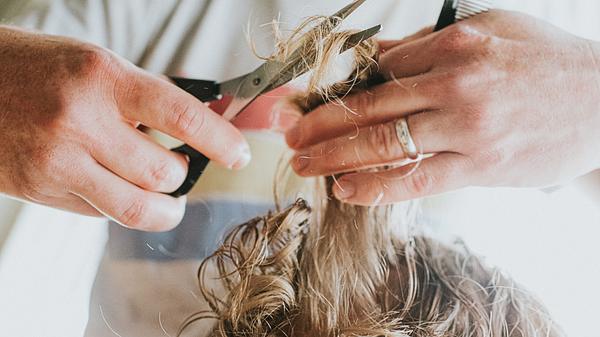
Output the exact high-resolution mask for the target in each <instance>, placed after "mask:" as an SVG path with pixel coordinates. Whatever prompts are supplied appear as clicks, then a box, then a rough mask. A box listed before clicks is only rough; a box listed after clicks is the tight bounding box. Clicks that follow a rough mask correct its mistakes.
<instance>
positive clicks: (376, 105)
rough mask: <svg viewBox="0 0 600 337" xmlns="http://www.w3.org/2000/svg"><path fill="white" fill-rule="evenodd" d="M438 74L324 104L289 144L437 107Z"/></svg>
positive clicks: (292, 135) (313, 141)
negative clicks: (338, 101) (341, 102)
mask: <svg viewBox="0 0 600 337" xmlns="http://www.w3.org/2000/svg"><path fill="white" fill-rule="evenodd" d="M439 83H440V81H439V79H437V78H436V77H435V76H434V75H429V74H425V75H420V76H415V77H409V78H402V79H397V80H395V81H390V82H386V83H384V84H381V85H379V86H376V87H373V88H370V89H368V90H365V91H361V92H357V93H355V94H352V95H351V96H348V97H347V98H345V99H344V100H343V104H339V103H336V102H333V103H328V104H323V105H321V106H319V107H317V108H316V109H315V110H314V111H312V112H310V113H308V114H307V115H306V116H304V117H303V118H302V119H300V121H299V122H298V123H297V124H296V126H295V127H294V128H293V129H292V130H290V131H289V132H288V133H287V134H286V140H287V143H288V145H289V146H290V147H291V148H293V149H302V148H305V147H308V146H311V145H315V144H318V143H321V142H323V141H326V140H329V139H333V138H336V137H340V136H343V135H346V134H349V133H356V132H358V130H359V128H362V127H365V126H371V125H376V124H381V123H385V122H390V121H393V120H396V119H398V118H401V117H404V116H407V115H410V114H413V113H417V112H421V111H425V110H431V109H435V108H436V107H437V106H438V105H439V101H440V100H439V97H437V96H438V95H439V90H436V89H435V87H436V86H439V85H440V84H439Z"/></svg>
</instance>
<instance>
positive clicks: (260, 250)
mask: <svg viewBox="0 0 600 337" xmlns="http://www.w3.org/2000/svg"><path fill="white" fill-rule="evenodd" d="M303 27H304V26H303ZM348 36H349V34H348V33H338V34H335V35H333V37H330V38H327V39H324V38H323V37H322V36H319V35H318V34H317V35H316V36H315V41H319V42H320V43H323V44H324V46H325V47H322V49H319V50H317V51H315V52H314V53H312V54H311V55H312V56H310V58H311V61H312V63H313V64H316V65H315V66H314V68H316V70H315V71H314V75H313V76H314V77H313V78H312V80H311V81H310V83H311V84H310V86H311V87H310V88H309V91H308V94H306V95H305V96H303V97H299V98H296V99H295V102H296V104H298V105H299V106H300V107H301V108H302V109H304V110H305V111H306V112H307V113H308V112H309V111H310V110H312V108H314V107H315V106H316V105H318V104H321V103H323V102H327V101H337V100H338V99H339V97H342V96H344V95H346V94H348V92H349V91H350V90H351V89H352V90H356V88H357V87H360V85H357V83H360V82H364V81H365V80H367V79H368V78H369V77H370V76H371V75H372V74H373V73H375V71H376V66H377V65H376V58H377V57H376V56H377V53H378V48H377V45H376V43H375V42H374V41H373V40H369V41H365V42H363V43H361V45H360V46H359V47H358V48H356V51H355V53H356V60H357V61H356V69H355V72H354V73H353V75H352V76H351V78H350V80H349V81H346V82H343V83H339V84H337V85H334V86H329V87H328V88H327V90H320V89H318V88H317V86H316V83H319V81H320V80H321V77H320V76H322V73H323V72H324V69H326V68H327V67H329V66H331V65H330V62H331V60H332V59H333V56H332V55H336V54H337V53H338V51H339V50H340V48H341V46H342V45H343V43H344V42H345V40H346V39H347V38H348ZM280 45H282V46H288V45H290V43H281V44H280ZM313 45H318V43H315V44H313ZM285 50H287V49H285V48H283V49H282V48H280V52H279V54H278V55H279V56H278V57H281V55H282V54H285ZM276 57H277V56H276ZM316 59H318V62H315V61H316ZM335 179H336V178H335V177H327V178H321V179H320V180H319V182H318V186H317V188H315V189H314V190H313V191H315V193H314V195H313V196H312V198H311V200H310V202H311V204H312V208H311V207H310V206H309V202H307V201H305V200H302V199H299V200H297V201H296V202H295V203H293V204H292V205H291V206H290V207H288V208H286V209H283V210H281V209H278V210H277V211H275V212H271V213H269V214H267V215H265V216H263V217H258V218H255V219H252V220H251V221H249V222H247V223H245V224H243V225H240V226H238V227H237V228H235V229H234V230H233V231H232V232H231V233H230V234H229V235H228V236H227V237H226V238H225V240H224V242H223V243H222V245H221V247H220V248H219V249H218V250H217V251H216V252H215V253H214V254H212V255H211V256H210V257H208V258H207V259H206V260H205V261H204V262H203V263H202V265H201V266H200V268H199V271H198V279H199V281H200V289H201V292H202V295H203V297H204V299H205V300H206V301H207V302H208V304H209V305H210V311H208V312H200V313H197V314H195V315H193V316H191V317H190V318H189V319H188V320H187V321H186V322H185V323H184V324H183V325H182V329H181V330H180V333H181V332H182V331H184V330H185V328H186V327H188V326H189V325H190V324H191V323H193V322H195V321H197V320H200V319H213V320H215V326H214V329H213V332H212V334H213V336H221V337H231V336H302V335H305V336H325V337H329V336H331V337H338V336H340V337H341V336H364V337H371V336H373V337H375V336H394V337H501V336H502V337H541V336H548V337H554V336H562V332H561V330H560V328H559V327H557V326H556V324H555V323H554V322H553V320H552V319H551V318H550V317H549V315H548V313H547V312H546V310H545V309H544V307H543V306H542V305H541V304H540V302H538V301H537V300H536V299H535V298H534V296H532V295H531V294H530V293H528V292H527V291H525V290H523V289H522V288H521V287H520V286H519V285H517V284H516V283H515V282H514V281H512V280H511V279H510V278H509V277H508V276H506V275H505V274H503V273H502V272H501V271H500V270H498V269H496V268H493V267H490V266H487V265H486V264H485V263H484V262H483V260H482V259H480V258H479V257H477V256H475V255H474V254H472V253H471V252H470V251H469V250H468V249H467V248H466V246H465V245H464V244H462V243H461V242H454V243H450V244H447V243H443V242H442V241H441V240H437V239H435V238H434V237H433V236H432V235H429V234H426V233H425V230H424V229H422V228H420V227H418V226H416V225H412V226H409V228H410V229H409V230H406V231H402V230H399V228H401V227H406V226H401V224H400V223H399V222H400V221H404V222H408V223H416V222H415V221H414V217H413V216H412V215H411V213H412V212H410V211H406V213H403V214H401V215H398V214H397V213H395V210H394V207H392V206H386V207H359V206H352V205H348V204H344V203H343V202H341V201H339V200H337V199H335V198H334V197H332V193H331V188H332V186H333V184H335V183H336V180H335ZM277 183H279V182H277ZM405 209H409V208H407V207H405ZM211 266H214V267H216V272H217V275H216V277H215V275H211V273H210V272H209V267H211ZM215 280H217V281H218V282H217V283H218V285H217V286H215V284H214V281H215ZM217 288H219V289H220V290H223V289H224V290H225V294H226V295H225V296H221V295H220V293H221V292H222V291H219V289H217Z"/></svg>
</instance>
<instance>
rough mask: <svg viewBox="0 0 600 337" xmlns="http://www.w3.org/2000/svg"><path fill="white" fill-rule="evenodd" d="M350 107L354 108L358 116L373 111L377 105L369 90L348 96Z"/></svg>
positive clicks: (373, 95)
mask: <svg viewBox="0 0 600 337" xmlns="http://www.w3.org/2000/svg"><path fill="white" fill-rule="evenodd" d="M350 100H351V104H349V106H350V107H352V108H354V112H355V113H357V114H358V115H359V116H366V115H367V114H368V113H369V112H370V111H374V110H375V108H376V105H377V101H378V100H377V97H376V96H375V94H373V93H370V92H366V91H365V92H363V93H360V94H356V95H354V96H353V97H351V98H350Z"/></svg>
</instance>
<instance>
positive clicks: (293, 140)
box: [285, 124, 302, 148]
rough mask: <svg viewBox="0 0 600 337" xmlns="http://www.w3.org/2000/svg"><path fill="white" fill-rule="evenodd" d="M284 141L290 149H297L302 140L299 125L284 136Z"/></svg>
mask: <svg viewBox="0 0 600 337" xmlns="http://www.w3.org/2000/svg"><path fill="white" fill-rule="evenodd" d="M285 140H286V142H287V143H288V145H289V146H290V147H292V148H295V147H297V146H298V145H299V144H300V141H301V140H302V130H301V128H300V125H298V124H296V126H294V127H293V128H292V129H291V130H290V131H288V132H287V134H286V135H285Z"/></svg>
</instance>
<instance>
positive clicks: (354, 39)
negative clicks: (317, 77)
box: [264, 25, 381, 92]
mask: <svg viewBox="0 0 600 337" xmlns="http://www.w3.org/2000/svg"><path fill="white" fill-rule="evenodd" d="M380 31H381V25H377V26H374V27H371V28H368V29H365V30H363V31H360V32H358V33H355V34H353V35H351V36H350V37H349V38H348V40H347V41H346V43H345V44H344V45H343V46H342V48H341V49H340V54H341V53H344V52H346V51H348V50H350V49H352V48H354V47H356V46H358V45H359V44H360V43H361V42H363V41H365V40H368V39H370V38H372V37H373V36H375V35H377V33H379V32H380ZM310 68H311V65H310V64H308V63H307V62H297V63H296V64H295V65H293V66H291V67H287V69H286V70H285V71H284V72H282V73H281V75H280V76H279V77H278V78H277V80H276V81H275V82H273V83H272V84H271V85H270V86H269V87H267V88H265V89H264V92H269V91H271V90H275V89H277V88H279V87H281V86H282V85H285V84H287V83H289V82H291V81H293V80H294V79H296V78H298V77H300V76H302V75H304V74H306V73H307V72H308V71H309V70H310Z"/></svg>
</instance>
